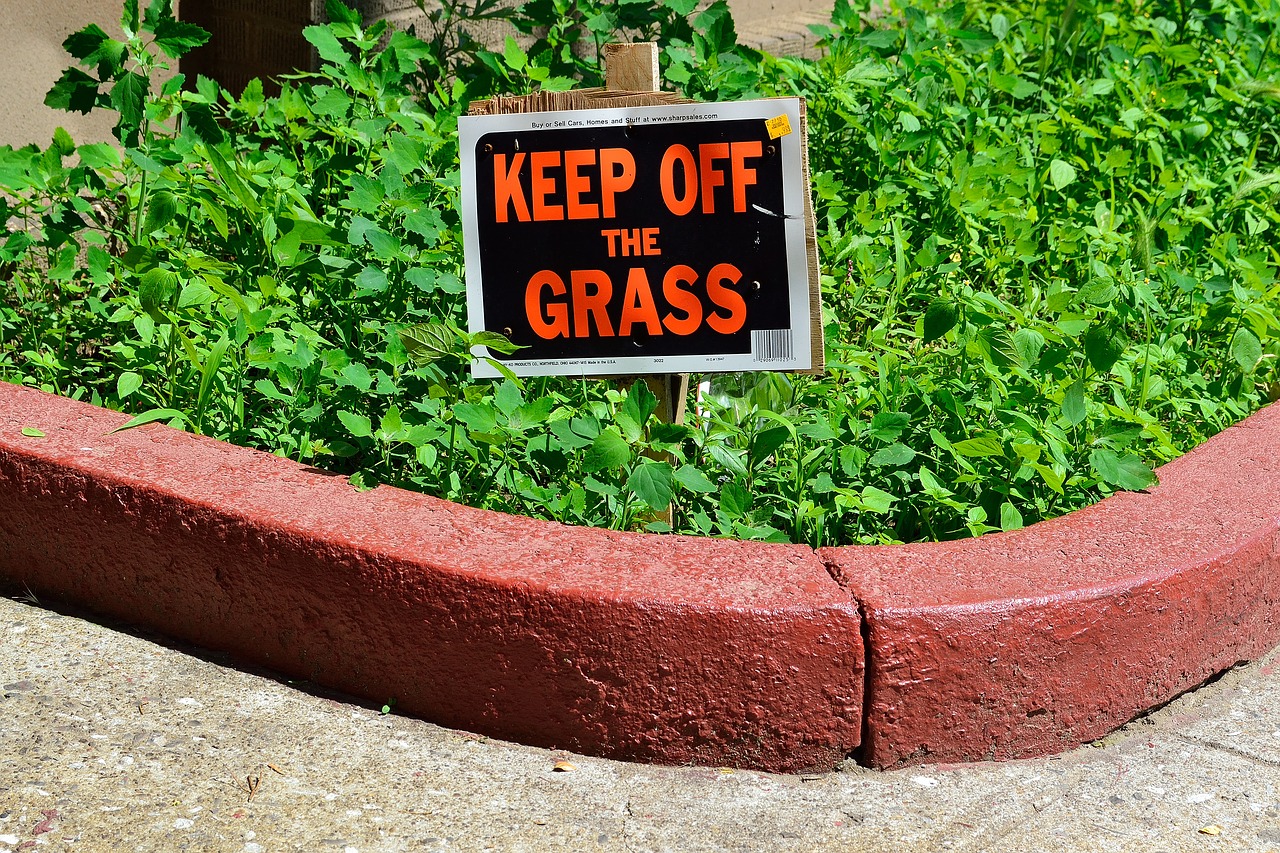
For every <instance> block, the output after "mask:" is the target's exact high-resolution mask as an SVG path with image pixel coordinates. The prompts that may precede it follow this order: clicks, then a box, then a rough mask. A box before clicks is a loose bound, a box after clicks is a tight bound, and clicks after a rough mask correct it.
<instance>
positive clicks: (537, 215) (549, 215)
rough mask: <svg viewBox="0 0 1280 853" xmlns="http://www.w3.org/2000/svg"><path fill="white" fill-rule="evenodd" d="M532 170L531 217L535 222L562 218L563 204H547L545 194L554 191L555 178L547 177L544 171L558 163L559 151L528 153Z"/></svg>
mask: <svg viewBox="0 0 1280 853" xmlns="http://www.w3.org/2000/svg"><path fill="white" fill-rule="evenodd" d="M529 165H530V167H531V168H532V170H533V180H532V182H531V188H532V192H533V218H534V220H535V221H537V222H543V221H546V220H554V219H564V206H563V205H559V204H548V203H547V196H549V195H551V194H552V193H554V192H555V191H556V179H555V178H549V177H547V174H546V171H547V169H550V168H555V167H556V166H559V165H560V152H559V151H535V152H533V153H532V154H530V155H529Z"/></svg>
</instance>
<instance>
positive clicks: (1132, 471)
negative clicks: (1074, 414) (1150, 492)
mask: <svg viewBox="0 0 1280 853" xmlns="http://www.w3.org/2000/svg"><path fill="white" fill-rule="evenodd" d="M1089 464H1090V465H1091V466H1092V467H1093V470H1094V473H1096V474H1097V475H1098V477H1099V478H1101V479H1102V480H1103V482H1105V483H1108V484H1110V485H1112V486H1115V487H1116V488H1119V489H1126V490H1128V491H1139V490H1141V489H1145V488H1148V487H1150V486H1153V485H1155V484H1156V483H1157V482H1158V478H1157V477H1156V474H1155V472H1154V471H1152V470H1151V466H1150V465H1148V464H1147V463H1145V462H1143V461H1142V460H1141V459H1139V458H1138V456H1137V455H1136V454H1134V453H1124V454H1123V455H1122V454H1119V453H1116V452H1115V451H1114V450H1107V449H1105V448H1099V449H1097V450H1094V451H1093V452H1092V453H1090V454H1089Z"/></svg>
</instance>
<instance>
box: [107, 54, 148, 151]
mask: <svg viewBox="0 0 1280 853" xmlns="http://www.w3.org/2000/svg"><path fill="white" fill-rule="evenodd" d="M149 88H150V86H149V84H148V83H147V78H146V77H143V76H142V75H141V74H138V73H136V72H134V71H130V72H129V73H127V74H125V75H124V76H122V77H121V78H120V79H119V80H117V81H116V85H115V86H114V87H113V88H112V89H111V107H112V108H113V109H114V110H115V111H116V113H118V114H119V116H120V118H119V120H118V121H117V122H116V126H115V129H114V131H115V136H116V139H119V140H120V141H121V142H122V143H124V144H125V145H128V146H131V147H132V146H134V145H137V144H138V132H139V130H140V129H141V128H142V121H143V119H144V117H145V116H144V111H145V108H146V103H147V91H148V89H149Z"/></svg>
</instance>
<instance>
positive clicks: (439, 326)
mask: <svg viewBox="0 0 1280 853" xmlns="http://www.w3.org/2000/svg"><path fill="white" fill-rule="evenodd" d="M397 334H398V335H399V336H400V342H401V343H403V344H404V348H405V351H406V352H408V353H409V358H411V359H413V360H414V361H417V362H420V363H429V362H432V361H435V360H436V359H439V358H443V357H444V356H447V355H454V354H456V353H457V351H458V346H459V343H460V342H459V340H458V335H457V333H456V332H454V330H453V329H451V328H450V327H449V326H446V325H444V324H443V323H419V324H417V325H415V326H410V327H409V328H407V329H401V330H400V331H399V332H398V333H397Z"/></svg>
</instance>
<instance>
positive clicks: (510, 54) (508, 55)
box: [502, 36, 529, 71]
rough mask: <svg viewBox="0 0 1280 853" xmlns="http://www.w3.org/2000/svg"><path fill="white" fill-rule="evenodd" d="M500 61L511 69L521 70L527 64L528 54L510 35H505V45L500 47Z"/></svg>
mask: <svg viewBox="0 0 1280 853" xmlns="http://www.w3.org/2000/svg"><path fill="white" fill-rule="evenodd" d="M502 61H503V62H505V63H506V64H507V67H508V68H510V69H511V70H512V71H521V70H523V69H524V67H525V66H526V65H528V64H529V56H528V54H526V53H525V52H524V51H523V50H522V49H521V48H520V45H519V44H517V43H516V40H515V39H514V38H512V37H511V36H507V42H506V46H505V47H504V48H503V49H502Z"/></svg>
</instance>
